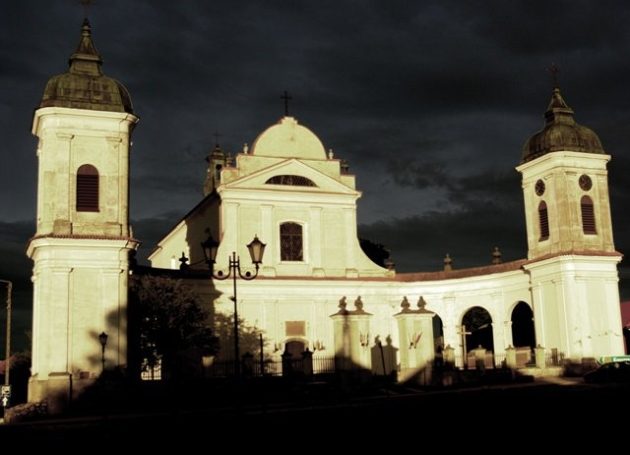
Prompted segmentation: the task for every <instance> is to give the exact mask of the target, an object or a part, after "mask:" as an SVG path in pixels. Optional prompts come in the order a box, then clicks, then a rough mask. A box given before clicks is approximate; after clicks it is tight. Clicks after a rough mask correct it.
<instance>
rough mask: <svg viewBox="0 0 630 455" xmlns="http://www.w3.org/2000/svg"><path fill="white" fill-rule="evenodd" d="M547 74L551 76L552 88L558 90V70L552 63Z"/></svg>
mask: <svg viewBox="0 0 630 455" xmlns="http://www.w3.org/2000/svg"><path fill="white" fill-rule="evenodd" d="M549 73H550V74H551V82H552V83H553V88H558V87H559V84H558V74H559V73H560V68H558V65H556V64H555V63H552V64H551V66H550V67H549Z"/></svg>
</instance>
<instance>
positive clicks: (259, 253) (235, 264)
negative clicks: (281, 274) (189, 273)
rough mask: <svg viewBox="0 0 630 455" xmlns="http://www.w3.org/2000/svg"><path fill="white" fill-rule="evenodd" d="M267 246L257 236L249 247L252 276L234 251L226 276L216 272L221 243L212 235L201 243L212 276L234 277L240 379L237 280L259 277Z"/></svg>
mask: <svg viewBox="0 0 630 455" xmlns="http://www.w3.org/2000/svg"><path fill="white" fill-rule="evenodd" d="M265 246H266V245H265V244H264V243H262V242H261V241H260V240H259V239H258V237H257V236H254V240H252V241H251V242H250V243H249V244H248V245H247V249H248V250H249V255H250V256H251V259H252V263H253V264H254V267H256V271H255V272H254V274H253V275H252V273H251V272H245V273H243V272H242V271H241V259H240V257H238V256H237V255H236V251H232V256H231V257H228V261H229V262H228V273H227V275H225V274H224V273H223V272H222V271H221V270H219V271H218V272H217V273H215V272H214V264H215V260H216V257H217V251H218V249H219V242H217V241H216V240H214V239H213V238H212V236H211V235H209V236H208V239H207V240H206V241H204V242H202V243H201V247H202V248H203V254H204V256H205V258H206V262H207V263H208V266H209V267H210V275H211V276H212V277H213V278H215V279H217V280H227V279H228V278H230V276H231V277H232V297H231V298H232V301H233V302H234V375H235V376H236V377H237V378H238V377H240V375H241V359H240V348H239V336H238V304H237V302H238V300H237V293H236V278H237V275H238V276H239V277H241V279H243V280H246V281H250V280H253V279H254V278H256V277H257V276H258V269H259V268H260V264H262V257H263V254H264V252H265Z"/></svg>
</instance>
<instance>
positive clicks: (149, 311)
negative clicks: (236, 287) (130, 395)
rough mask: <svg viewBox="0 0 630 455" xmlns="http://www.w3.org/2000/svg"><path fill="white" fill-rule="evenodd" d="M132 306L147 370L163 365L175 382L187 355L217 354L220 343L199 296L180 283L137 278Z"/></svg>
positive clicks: (139, 351) (133, 285)
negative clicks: (186, 353) (196, 352)
mask: <svg viewBox="0 0 630 455" xmlns="http://www.w3.org/2000/svg"><path fill="white" fill-rule="evenodd" d="M131 305H132V306H133V311H132V314H133V315H134V318H135V321H134V323H135V325H136V326H137V333H138V335H137V338H138V346H137V348H138V355H139V358H140V360H141V361H142V367H143V368H144V369H145V370H147V369H151V368H154V367H156V366H157V365H158V364H159V363H160V362H161V367H162V371H163V373H164V374H165V375H166V376H167V377H171V378H172V377H173V376H174V375H176V374H177V373H178V372H179V371H180V370H181V368H182V366H183V365H181V360H182V359H183V357H184V356H183V354H184V353H185V352H186V351H190V350H194V349H196V350H199V351H201V353H202V354H204V355H212V354H215V353H216V350H217V347H218V341H217V338H216V337H215V336H214V333H213V331H212V329H211V328H210V324H209V313H208V312H207V311H206V310H205V309H204V308H203V307H202V305H201V303H200V300H199V296H198V295H197V293H196V292H195V291H194V290H193V289H192V288H190V287H189V286H187V285H185V284H184V283H183V282H182V281H181V280H174V279H172V278H168V277H160V276H150V275H144V276H137V275H136V276H134V277H133V279H132V282H131Z"/></svg>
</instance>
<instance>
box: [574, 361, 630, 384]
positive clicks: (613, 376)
mask: <svg viewBox="0 0 630 455" xmlns="http://www.w3.org/2000/svg"><path fill="white" fill-rule="evenodd" d="M584 381H585V382H589V383H601V382H626V381H628V382H630V362H609V363H605V364H603V365H601V366H600V367H599V368H597V369H596V370H593V371H590V372H588V373H586V374H585V375H584Z"/></svg>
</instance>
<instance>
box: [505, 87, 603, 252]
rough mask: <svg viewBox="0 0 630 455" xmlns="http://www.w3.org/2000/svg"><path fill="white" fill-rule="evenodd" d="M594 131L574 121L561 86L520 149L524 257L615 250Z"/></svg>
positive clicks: (598, 148) (597, 141) (601, 156)
mask: <svg viewBox="0 0 630 455" xmlns="http://www.w3.org/2000/svg"><path fill="white" fill-rule="evenodd" d="M609 161H610V155H607V154H606V152H604V149H603V147H602V144H601V142H600V140H599V138H598V137H597V135H596V134H595V133H594V132H593V131H592V130H591V129H589V128H587V127H585V126H582V125H578V124H577V123H576V122H575V119H574V118H573V110H572V109H571V108H570V107H569V106H568V105H567V104H566V102H565V101H564V99H563V98H562V95H561V94H560V89H559V88H557V87H556V88H554V90H553V93H552V96H551V101H550V103H549V107H548V108H547V111H546V112H545V127H544V128H543V130H542V131H540V132H538V133H536V134H535V135H533V136H532V137H531V138H530V139H529V140H528V141H527V143H526V144H525V146H524V147H523V159H522V162H521V164H520V165H519V166H518V167H517V170H518V171H519V172H520V173H521V174H522V176H523V195H524V198H525V217H526V222H527V244H528V247H529V248H528V249H529V253H528V258H529V259H536V258H539V257H542V256H545V255H549V254H557V253H562V252H602V253H614V252H615V246H614V243H613V233H612V222H611V216H610V202H609V196H608V171H607V169H606V166H607V164H608V162H609Z"/></svg>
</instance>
